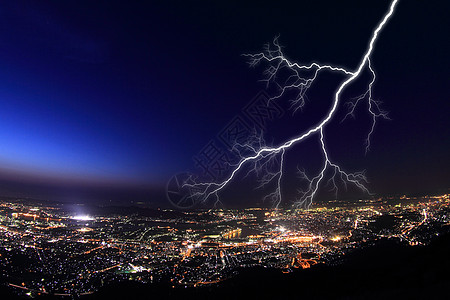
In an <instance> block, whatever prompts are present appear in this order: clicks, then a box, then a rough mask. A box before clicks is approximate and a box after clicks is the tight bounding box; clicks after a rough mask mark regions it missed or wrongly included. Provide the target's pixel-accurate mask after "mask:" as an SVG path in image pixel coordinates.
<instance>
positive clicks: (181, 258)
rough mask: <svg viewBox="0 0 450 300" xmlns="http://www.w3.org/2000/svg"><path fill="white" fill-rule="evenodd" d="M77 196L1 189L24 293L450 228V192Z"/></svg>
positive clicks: (153, 277)
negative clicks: (281, 198) (279, 200)
mask: <svg viewBox="0 0 450 300" xmlns="http://www.w3.org/2000/svg"><path fill="white" fill-rule="evenodd" d="M74 206H75V207H76V206H79V207H78V209H76V208H74V207H73V206H67V205H64V204H61V203H60V204H55V203H50V202H39V201H37V200H34V201H33V200H25V199H2V201H1V206H0V208H1V214H0V221H1V233H0V234H1V236H0V238H1V239H0V255H1V258H2V260H1V276H2V280H3V281H5V282H6V283H7V285H8V286H9V287H11V288H13V289H14V291H15V292H16V293H17V294H19V295H23V296H29V297H36V296H38V295H45V294H49V295H53V296H66V297H72V296H74V295H77V296H82V295H89V294H92V293H95V292H96V291H97V290H98V289H100V288H102V287H103V286H108V285H111V284H113V283H118V282H123V281H128V280H133V281H137V282H140V283H158V282H160V283H166V284H168V285H170V286H171V287H172V288H182V287H190V288H193V287H200V286H205V285H217V284H220V283H221V282H222V281H226V280H228V279H230V278H232V277H234V276H236V275H237V274H238V273H239V271H240V270H242V269H245V268H254V267H264V268H273V269H277V270H279V271H280V272H282V273H290V272H293V271H294V270H295V269H309V268H315V267H316V265H320V264H324V265H331V266H332V265H336V264H342V263H343V258H344V257H345V256H346V255H348V254H349V253H351V252H352V251H355V250H357V249H363V248H367V247H370V246H373V245H375V244H376V243H378V242H379V241H381V240H394V241H395V242H396V243H399V244H403V245H406V246H408V247H415V246H425V245H428V244H429V243H430V242H432V241H433V240H434V239H436V238H437V237H438V236H439V235H442V234H448V233H449V229H450V227H449V225H450V194H445V195H438V196H424V197H407V196H402V197H398V198H395V197H387V198H379V199H372V200H358V201H356V202H345V201H333V202H330V203H323V204H322V205H320V206H313V207H311V208H310V209H308V210H294V209H270V208H247V209H234V210H233V209H228V210H227V209H209V210H195V211H191V212H179V211H174V210H161V209H150V208H145V207H132V208H128V209H125V211H126V213H122V212H120V211H121V210H124V209H123V208H118V207H103V208H98V207H97V208H96V207H91V208H89V207H84V206H85V205H74ZM80 208H81V209H80ZM77 210H78V211H85V213H86V214H83V215H80V214H75V213H74V212H75V211H77ZM89 211H91V212H89ZM100 211H103V212H102V213H99V212H100ZM108 211H109V212H108Z"/></svg>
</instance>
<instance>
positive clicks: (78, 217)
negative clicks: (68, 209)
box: [72, 215, 94, 221]
mask: <svg viewBox="0 0 450 300" xmlns="http://www.w3.org/2000/svg"><path fill="white" fill-rule="evenodd" d="M72 219H74V220H77V221H92V220H94V218H93V217H90V216H88V215H82V216H74V217H72Z"/></svg>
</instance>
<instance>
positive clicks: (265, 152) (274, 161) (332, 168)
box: [185, 0, 398, 207]
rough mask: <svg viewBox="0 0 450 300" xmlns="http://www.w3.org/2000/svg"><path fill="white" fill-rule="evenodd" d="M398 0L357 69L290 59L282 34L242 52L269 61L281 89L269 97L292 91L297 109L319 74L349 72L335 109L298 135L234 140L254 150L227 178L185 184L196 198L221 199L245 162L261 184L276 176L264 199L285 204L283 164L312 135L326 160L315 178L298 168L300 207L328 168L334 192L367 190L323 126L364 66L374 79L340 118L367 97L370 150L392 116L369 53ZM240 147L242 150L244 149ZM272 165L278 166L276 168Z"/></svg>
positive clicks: (271, 79)
mask: <svg viewBox="0 0 450 300" xmlns="http://www.w3.org/2000/svg"><path fill="white" fill-rule="evenodd" d="M397 3H398V0H393V1H392V2H391V4H390V7H389V10H388V12H387V13H386V14H385V15H384V17H383V19H382V20H381V22H380V23H379V24H378V25H377V26H376V28H375V29H374V31H373V33H372V36H371V39H370V42H369V45H368V47H367V50H366V52H365V53H364V55H363V57H362V59H361V61H360V63H359V65H358V66H357V68H356V70H355V71H351V70H347V69H345V68H342V67H337V66H332V65H322V64H319V63H316V62H313V63H310V64H300V63H297V62H291V61H290V60H289V59H287V58H286V57H285V56H284V54H283V52H282V47H281V46H280V44H279V42H278V37H276V38H275V39H274V41H273V43H272V44H273V45H270V44H268V45H266V46H265V48H264V51H263V52H261V53H257V54H246V55H244V56H246V57H248V58H249V64H250V65H251V66H256V65H258V64H260V63H262V62H264V63H267V64H268V65H269V67H268V68H267V69H266V70H265V72H264V75H265V79H264V80H263V81H265V82H266V84H267V85H269V84H275V85H276V86H277V88H278V93H277V94H276V95H274V96H273V97H271V98H270V99H269V101H277V100H278V99H280V98H282V97H283V96H285V95H286V94H287V93H288V92H291V93H293V94H294V97H292V98H291V99H290V104H291V108H292V109H293V111H294V112H296V111H297V110H298V109H301V108H303V107H304V105H305V103H306V102H305V96H306V93H307V91H308V89H309V87H310V86H311V85H312V83H313V82H314V81H315V80H316V78H317V76H318V74H319V73H321V72H325V71H328V72H333V73H339V74H342V75H343V76H345V80H344V81H343V82H342V83H341V84H340V85H339V87H338V88H337V90H336V92H335V93H334V99H333V102H332V103H333V104H332V106H331V109H330V110H329V112H328V113H327V114H326V115H325V116H324V118H323V119H322V120H321V121H320V122H319V123H318V124H317V125H316V126H314V127H312V128H310V129H309V130H307V131H305V132H303V133H300V134H299V135H297V136H295V137H294V138H292V139H290V140H288V141H286V142H284V143H282V144H281V145H279V146H276V147H273V146H267V145H266V144H265V143H264V140H263V139H262V137H259V138H257V139H253V140H252V141H250V142H248V143H247V144H244V145H236V149H241V150H244V149H245V150H246V151H247V153H248V152H250V154H247V155H241V159H240V161H239V162H238V163H237V164H236V165H234V166H233V168H232V171H231V173H230V175H229V176H228V177H227V178H226V179H224V180H223V181H221V182H199V183H194V184H192V183H185V185H187V186H191V187H195V188H196V190H197V192H196V194H195V196H196V197H197V199H200V201H206V200H207V199H209V198H211V197H214V198H215V199H216V200H217V201H219V192H220V191H221V190H223V189H224V188H225V187H226V186H228V185H229V184H230V182H231V181H232V180H233V179H234V178H235V177H236V175H237V174H238V172H239V171H241V170H242V169H243V168H244V167H247V165H251V164H253V168H250V171H249V172H251V171H255V172H256V173H257V174H258V173H261V172H262V173H264V175H263V176H262V179H261V182H260V187H261V186H265V185H267V184H269V183H270V182H272V181H275V182H276V186H277V187H276V189H275V191H274V192H273V193H271V194H269V195H267V196H266V198H268V199H271V200H272V201H273V202H274V204H275V206H278V205H279V204H280V203H281V197H282V193H281V185H282V178H283V165H284V163H285V162H284V158H285V153H286V151H287V150H288V149H290V148H291V147H292V146H294V145H296V144H299V143H301V142H303V141H305V140H306V139H308V138H310V137H311V136H313V135H318V136H319V141H320V145H321V152H322V155H323V165H322V167H321V170H320V172H319V173H318V174H317V175H315V176H314V177H312V178H310V177H308V176H307V174H306V172H305V171H302V170H299V174H300V178H301V179H303V180H304V181H305V182H306V183H307V184H306V185H307V188H306V189H304V190H299V191H298V192H299V197H298V199H296V201H295V203H294V205H295V206H298V207H300V206H302V207H309V206H310V204H311V203H312V201H313V199H314V197H315V196H316V194H317V192H318V190H319V188H320V185H321V184H322V182H323V181H324V178H325V177H326V172H327V171H328V172H331V174H332V176H331V178H330V179H329V180H328V181H327V184H328V185H331V187H332V190H334V191H335V192H336V195H337V190H338V188H337V181H339V182H342V183H343V184H344V185H345V186H346V185H347V183H351V184H353V185H355V186H356V187H357V188H359V189H360V190H362V191H363V192H366V193H369V191H368V189H367V188H366V185H365V184H366V183H367V179H366V177H365V175H364V172H356V173H347V172H346V171H344V170H343V169H342V168H341V167H340V166H339V165H338V164H336V163H334V162H333V161H332V160H331V159H330V156H329V153H328V151H327V147H326V144H325V134H324V128H325V127H326V126H327V125H328V124H329V123H330V121H331V120H332V118H333V116H334V114H335V112H336V110H337V109H338V107H339V105H340V103H341V94H342V92H343V91H344V89H345V88H346V87H347V86H349V85H350V84H351V83H353V82H354V81H355V80H356V79H357V78H358V77H359V76H360V74H361V73H362V72H363V70H368V72H369V74H370V76H371V80H370V81H369V84H368V86H367V89H366V91H365V92H364V93H363V94H362V95H361V96H359V97H357V98H354V99H352V100H351V101H349V102H347V105H348V113H347V114H346V115H345V117H344V119H343V120H342V121H344V120H345V119H346V118H347V117H350V116H354V113H355V108H356V107H357V106H358V105H359V104H360V103H361V102H364V101H365V102H367V104H368V112H369V114H370V115H371V127H370V130H369V132H368V134H367V138H366V142H365V144H366V148H365V150H366V152H367V151H369V149H370V138H371V136H372V134H373V132H374V129H375V124H376V121H377V119H378V118H380V117H381V118H388V116H387V113H386V112H385V111H383V110H382V109H381V107H380V104H381V103H380V102H379V101H376V100H374V99H373V85H374V83H375V80H376V73H375V71H374V69H373V67H372V63H371V59H370V58H371V55H372V52H373V50H374V47H375V43H376V41H377V39H378V36H379V33H380V32H381V30H382V29H383V28H384V27H385V25H386V23H387V22H388V20H389V19H390V18H391V17H392V15H393V14H394V11H395V7H396V5H397ZM281 70H283V71H284V70H287V71H288V72H289V74H290V75H289V76H287V79H286V80H285V81H284V82H282V83H278V82H276V79H277V75H278V74H279V72H280V71H281ZM238 152H239V153H241V154H242V153H243V152H244V151H238ZM273 165H275V166H276V167H275V168H274V167H273ZM273 169H275V171H273Z"/></svg>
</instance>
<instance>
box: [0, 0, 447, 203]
mask: <svg viewBox="0 0 450 300" xmlns="http://www.w3.org/2000/svg"><path fill="white" fill-rule="evenodd" d="M388 7H389V1H379V0H377V1H290V2H289V1H273V2H272V3H270V2H268V1H266V2H264V3H262V2H260V1H258V2H246V3H245V4H243V3H242V1H235V2H231V1H220V2H219V1H205V2H202V3H201V2H195V3H190V2H188V1H184V2H179V3H178V2H171V3H169V1H161V2H160V3H158V4H153V3H152V4H150V2H148V3H146V4H144V3H129V2H127V1H120V2H119V1H51V2H45V3H36V2H32V1H28V2H26V1H3V2H2V3H1V4H0V103H1V107H0V195H27V196H30V197H33V196H35V197H41V198H42V197H48V198H53V199H61V200H62V199H65V200H67V199H69V200H73V201H83V200H86V201H88V200H89V199H94V198H96V197H97V199H99V200H102V199H116V198H117V199H119V198H120V199H128V200H129V199H130V198H133V199H134V200H139V201H146V202H150V203H152V202H154V203H160V202H164V201H165V199H164V189H165V185H166V182H167V181H168V180H169V179H170V178H171V177H172V175H174V174H177V173H179V172H185V171H189V172H192V173H196V174H197V173H201V170H200V169H199V168H198V167H196V166H195V163H194V160H193V157H195V156H196V155H198V153H199V152H200V151H201V150H202V148H204V147H205V145H207V144H208V143H209V142H210V141H211V140H214V139H216V138H217V136H218V134H219V133H220V132H221V130H222V129H223V128H224V127H225V126H226V125H227V124H228V123H229V122H230V121H231V120H233V118H235V117H236V116H239V115H240V114H241V112H242V109H243V108H244V107H245V106H246V104H247V103H249V102H250V101H251V100H252V99H253V98H254V97H255V96H256V95H257V94H258V93H259V92H260V91H262V90H264V89H265V86H264V84H262V83H261V82H259V81H258V80H260V79H261V78H262V72H263V70H264V69H263V68H262V67H261V68H249V66H248V64H247V61H246V59H245V57H243V56H242V54H244V53H255V52H258V51H260V50H261V49H262V47H263V45H264V44H265V43H267V42H269V41H271V40H272V39H273V38H274V37H275V36H277V35H279V36H280V38H279V40H280V43H281V44H282V45H283V46H284V51H285V54H286V55H287V56H288V57H289V58H290V59H292V60H295V61H301V62H303V63H307V62H312V61H317V62H322V63H331V64H335V65H341V66H345V67H346V68H349V69H353V68H355V67H356V66H357V64H358V63H359V61H360V59H361V57H362V55H363V53H364V51H365V49H366V47H367V43H368V41H369V38H370V35H371V31H372V30H373V28H374V27H375V25H376V24H377V23H378V22H379V21H380V19H381V17H382V16H383V15H384V14H385V12H386V11H387V9H388ZM447 13H448V10H447V9H446V3H445V1H409V0H408V1H400V3H399V5H398V7H397V10H396V13H395V15H394V17H393V18H392V19H391V20H390V22H389V24H388V25H387V26H386V28H385V29H384V30H383V31H382V33H381V35H380V38H379V40H378V42H377V44H376V48H375V51H374V54H373V60H372V63H373V65H374V68H375V69H376V72H377V81H376V86H375V88H374V93H375V98H376V99H378V100H381V101H382V102H383V108H384V109H385V110H387V111H389V117H390V118H391V120H380V121H379V123H378V124H377V127H376V130H375V133H374V136H373V139H372V147H371V151H370V152H369V153H367V154H365V152H364V137H365V134H366V133H367V129H368V127H367V126H369V121H370V119H369V117H368V115H367V113H364V110H361V111H358V114H357V116H356V119H350V120H347V121H346V122H344V123H342V124H341V123H340V122H339V120H338V119H336V122H333V123H332V125H330V128H328V129H327V132H328V133H327V135H328V138H327V143H328V144H329V147H330V151H331V153H332V155H333V158H334V159H335V160H337V161H339V162H340V163H341V165H342V166H343V167H345V168H346V169H348V170H349V171H358V170H364V169H365V170H366V175H367V177H368V179H369V188H370V189H371V190H372V191H373V192H375V193H376V194H387V193H391V194H392V193H400V194H402V193H428V192H436V191H446V190H447V189H448V188H449V187H450V184H449V179H450V171H449V167H450V156H449V153H450V126H449V125H450V122H449V118H448V114H449V112H450V102H449V100H450V97H449V96H450V93H449V90H450V88H449V84H450V82H449V78H450V77H449V67H450V64H449V58H448V54H449V53H450V51H449V50H450V49H449V44H450V43H449V38H448V36H449V30H448V29H449V21H448V15H447ZM364 78H366V79H367V78H368V77H363V78H362V79H361V80H359V81H358V82H359V83H358V84H357V85H356V86H355V87H354V88H349V89H348V90H346V92H345V93H344V94H343V97H344V99H350V98H352V97H355V96H358V95H359V93H360V92H361V91H362V90H361V87H363V86H364V84H365V82H364ZM340 80H342V78H340V77H339V76H337V77H336V76H329V78H328V77H326V76H325V77H324V78H323V79H322V81H319V83H320V85H318V86H317V87H314V89H313V90H312V91H311V93H312V94H311V95H309V100H308V103H307V105H310V106H311V110H308V109H305V110H304V111H303V112H299V113H297V114H295V115H294V116H293V117H292V118H291V116H292V114H291V112H289V111H286V113H285V114H284V117H283V118H284V119H283V120H280V121H279V122H274V123H273V124H272V125H269V126H268V128H267V130H266V131H265V132H266V134H267V139H268V140H270V141H271V142H272V143H273V144H279V143H281V142H283V141H285V140H286V139H287V138H289V137H292V136H294V135H296V134H298V133H299V131H301V130H304V129H307V128H309V127H310V126H312V125H314V124H315V123H316V122H317V121H318V120H319V119H320V117H321V116H322V115H323V113H325V112H326V111H328V109H329V107H330V103H331V102H327V101H329V100H327V99H329V96H330V95H332V92H333V91H334V89H335V87H336V84H338V83H339V82H340ZM333 84H334V86H333ZM322 86H323V89H322V88H321V87H322ZM358 87H359V88H358ZM327 97H328V98H327ZM337 118H339V116H337ZM314 143H315V144H314ZM314 145H317V139H316V140H314V139H312V141H311V145H310V146H308V145H306V146H305V147H310V148H308V149H309V150H303V149H300V148H301V147H299V149H297V150H296V149H293V152H292V153H290V154H289V156H288V159H289V165H290V166H296V165H297V164H301V163H302V161H303V162H304V161H309V160H310V159H309V157H311V160H314V159H315V158H314V157H315V155H316V156H317V151H318V148H317V149H316V148H314ZM222 150H224V151H225V150H226V148H223V149H222ZM302 151H303V152H302ZM295 180H296V179H295V177H293V176H291V175H289V176H288V178H286V180H285V182H284V185H285V188H286V190H290V189H295ZM97 190H98V191H100V192H98V193H97V192H96V191H97ZM128 192H129V193H128ZM287 194H288V195H290V194H289V192H288V193H287ZM234 196H236V195H234ZM58 197H59V198H58Z"/></svg>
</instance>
